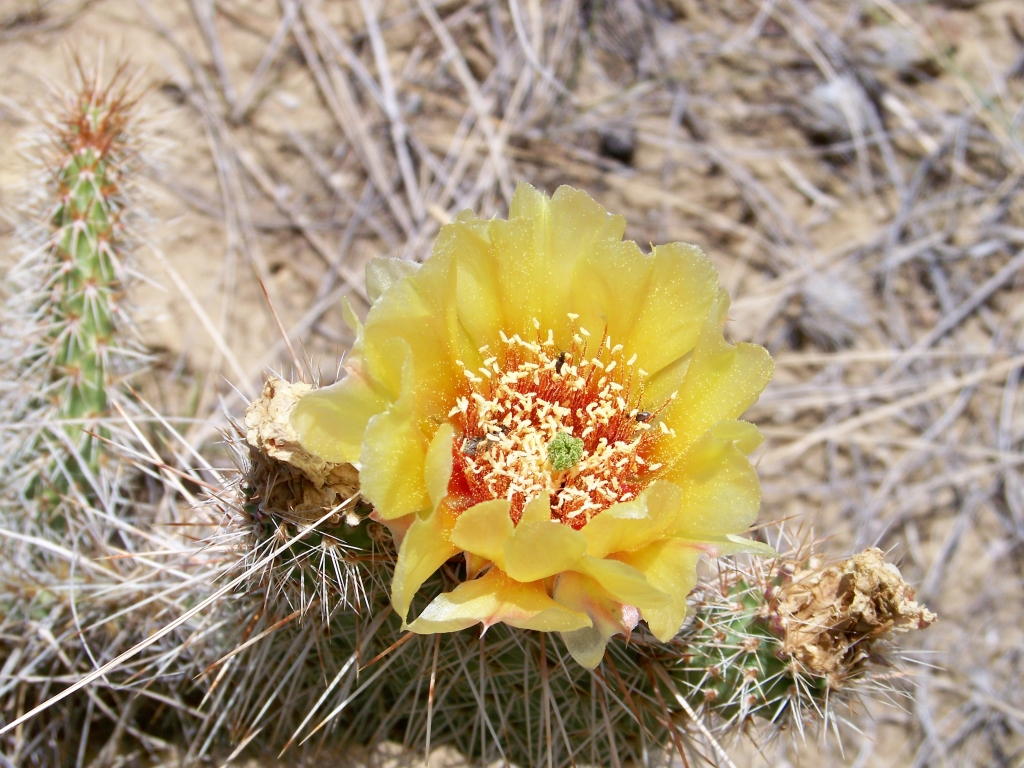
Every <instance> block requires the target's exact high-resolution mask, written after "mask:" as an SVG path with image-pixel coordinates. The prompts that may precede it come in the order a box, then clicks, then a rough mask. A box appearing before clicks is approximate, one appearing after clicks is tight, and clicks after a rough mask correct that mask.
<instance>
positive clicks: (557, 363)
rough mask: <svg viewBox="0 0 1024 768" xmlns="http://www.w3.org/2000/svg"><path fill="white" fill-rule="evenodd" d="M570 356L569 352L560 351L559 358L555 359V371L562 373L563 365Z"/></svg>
mask: <svg viewBox="0 0 1024 768" xmlns="http://www.w3.org/2000/svg"><path fill="white" fill-rule="evenodd" d="M566 357H568V353H566V352H559V353H558V359H557V360H556V361H555V373H557V374H559V375H561V373H562V366H563V365H565V358H566Z"/></svg>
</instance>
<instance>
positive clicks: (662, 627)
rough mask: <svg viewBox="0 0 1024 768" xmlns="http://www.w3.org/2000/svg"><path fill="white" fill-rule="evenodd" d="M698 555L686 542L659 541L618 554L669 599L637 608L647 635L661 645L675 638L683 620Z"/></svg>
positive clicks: (698, 550) (694, 583)
mask: <svg viewBox="0 0 1024 768" xmlns="http://www.w3.org/2000/svg"><path fill="white" fill-rule="evenodd" d="M700 552H701V551H700V549H697V548H695V547H694V546H692V545H690V544H689V543H688V542H685V541H680V540H678V539H663V540H662V541H659V542H655V543H654V544H651V545H649V546H647V547H644V548H643V549H641V550H638V551H636V552H630V553H628V554H625V555H621V558H622V560H623V561H624V562H626V563H628V564H630V565H631V566H633V567H634V568H636V569H637V570H638V571H640V572H642V573H643V574H644V575H645V577H646V578H647V581H648V582H649V583H650V584H651V585H652V586H654V587H656V588H657V589H658V590H660V591H661V592H662V593H663V594H665V595H667V596H668V598H669V599H668V600H667V601H666V602H665V603H664V604H663V605H660V606H641V608H640V613H641V615H642V616H643V617H644V621H646V622H647V626H648V627H650V629H651V633H652V634H653V635H654V636H655V637H656V638H658V640H660V641H661V642H663V643H667V642H668V641H669V640H671V639H672V638H673V637H675V635H676V633H677V632H679V628H680V627H681V626H682V625H683V619H685V618H686V596H687V595H689V594H690V590H692V589H693V587H694V586H695V585H696V583H697V560H698V558H699V557H700Z"/></svg>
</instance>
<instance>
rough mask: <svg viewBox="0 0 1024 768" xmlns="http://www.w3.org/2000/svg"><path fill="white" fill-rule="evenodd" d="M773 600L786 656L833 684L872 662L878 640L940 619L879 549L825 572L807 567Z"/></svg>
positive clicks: (831, 567)
mask: <svg viewBox="0 0 1024 768" xmlns="http://www.w3.org/2000/svg"><path fill="white" fill-rule="evenodd" d="M775 602H776V605H777V609H776V614H777V615H776V616H775V617H774V621H775V622H776V624H777V627H776V629H777V631H778V632H779V633H780V635H781V636H782V637H784V638H785V645H784V653H785V655H786V656H788V657H790V658H793V659H795V660H797V661H798V662H799V663H800V664H801V665H803V667H804V668H806V669H807V671H808V672H810V673H812V674H815V675H820V676H827V677H829V678H830V679H831V680H832V681H833V683H834V684H835V683H838V682H841V680H842V678H843V677H845V676H848V675H849V674H850V673H851V672H852V671H853V670H855V669H856V668H857V666H858V665H859V664H860V663H861V662H862V661H863V660H865V659H867V658H869V657H870V656H871V654H872V650H873V646H874V645H875V643H876V642H877V641H878V640H881V639H885V638H887V637H890V636H891V635H893V634H898V633H902V632H906V631H908V630H911V629H924V628H925V627H927V626H929V625H930V624H931V623H932V622H934V621H935V619H936V616H935V614H934V613H932V612H931V611H929V610H928V609H927V608H925V607H924V606H923V605H918V604H917V603H916V602H914V590H913V588H912V587H911V586H910V585H909V584H907V583H906V582H905V581H904V580H903V577H902V576H901V575H900V572H899V569H898V568H897V567H896V566H895V565H892V564H891V563H886V562H885V559H884V556H883V554H882V551H881V550H880V549H877V548H872V549H867V550H865V551H863V552H861V553H859V554H857V555H854V556H853V557H851V558H850V559H849V560H845V561H843V562H841V563H837V564H836V565H832V566H828V567H826V568H821V566H820V563H816V562H814V561H812V562H810V563H808V564H807V566H806V567H805V568H804V569H803V570H800V571H798V572H797V573H795V574H794V575H793V577H792V581H791V582H790V583H788V584H787V585H785V586H784V587H782V588H781V589H780V590H779V592H778V594H777V595H776V596H775Z"/></svg>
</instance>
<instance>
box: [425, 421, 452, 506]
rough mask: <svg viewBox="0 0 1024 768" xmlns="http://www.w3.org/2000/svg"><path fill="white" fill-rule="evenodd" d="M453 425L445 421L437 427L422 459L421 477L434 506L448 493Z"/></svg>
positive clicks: (450, 474)
mask: <svg viewBox="0 0 1024 768" xmlns="http://www.w3.org/2000/svg"><path fill="white" fill-rule="evenodd" d="M454 442H455V427H453V426H452V425H451V424H448V423H447V422H446V423H444V424H442V425H441V426H440V427H438V428H437V432H435V433H434V438H433V440H431V441H430V447H429V448H427V455H426V458H424V460H423V479H424V482H425V483H426V486H427V495H428V496H429V497H430V504H431V506H432V507H436V506H437V505H438V504H440V503H441V500H442V499H444V497H445V496H447V495H448V481H449V480H451V477H452V443H454Z"/></svg>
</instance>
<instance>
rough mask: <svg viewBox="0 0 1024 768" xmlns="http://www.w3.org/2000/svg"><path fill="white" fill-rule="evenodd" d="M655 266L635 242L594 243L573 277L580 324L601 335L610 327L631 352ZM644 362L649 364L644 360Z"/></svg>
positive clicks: (563, 341)
mask: <svg viewBox="0 0 1024 768" xmlns="http://www.w3.org/2000/svg"><path fill="white" fill-rule="evenodd" d="M653 265H654V261H653V260H652V259H651V258H650V257H648V256H645V255H644V254H643V253H642V252H641V251H640V248H639V247H638V246H637V244H636V243H634V242H632V241H626V242H597V243H594V244H593V246H592V247H591V248H589V249H588V250H587V252H586V253H584V254H583V255H582V256H581V258H580V260H579V262H578V263H577V265H576V270H575V271H574V272H573V276H572V288H573V291H572V297H571V306H572V311H573V312H574V313H576V314H578V315H579V316H580V317H579V320H578V321H577V326H578V327H581V328H586V329H587V330H588V331H590V332H591V333H592V334H597V336H598V337H600V335H601V334H602V333H603V332H604V330H605V328H607V329H608V333H609V335H610V336H611V338H612V341H613V343H622V344H628V345H629V349H630V352H629V353H627V354H631V353H632V352H633V351H634V350H633V343H632V340H631V335H632V333H633V329H634V328H635V327H636V323H637V320H638V319H639V318H640V316H641V315H642V314H643V311H644V310H643V305H644V303H645V302H646V301H647V294H648V291H650V290H651V286H650V282H651V271H652V267H653ZM556 328H557V327H556ZM556 340H557V341H558V343H559V344H560V345H563V346H568V345H569V343H570V342H569V339H568V337H566V338H565V339H557V338H556ZM598 340H599V338H598V339H594V342H597V341H598ZM640 365H641V367H645V366H646V363H645V362H643V361H640Z"/></svg>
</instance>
